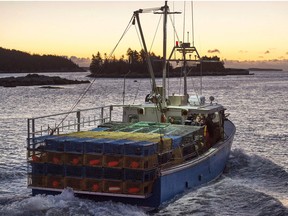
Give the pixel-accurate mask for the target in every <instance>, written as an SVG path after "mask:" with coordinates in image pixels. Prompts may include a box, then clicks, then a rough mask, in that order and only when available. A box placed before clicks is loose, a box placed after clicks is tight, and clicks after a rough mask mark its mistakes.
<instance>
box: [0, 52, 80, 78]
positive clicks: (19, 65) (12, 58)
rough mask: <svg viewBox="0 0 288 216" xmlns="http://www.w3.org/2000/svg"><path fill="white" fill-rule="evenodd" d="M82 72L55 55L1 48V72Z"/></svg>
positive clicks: (70, 62) (69, 61)
mask: <svg viewBox="0 0 288 216" xmlns="http://www.w3.org/2000/svg"><path fill="white" fill-rule="evenodd" d="M70 71H71V72H82V71H84V70H83V69H82V68H80V67H79V66H78V65H76V64H75V63H74V62H72V61H71V60H69V59H67V58H65V57H61V56H55V55H37V54H33V55H31V54H29V53H26V52H22V51H18V50H14V49H12V50H9V49H4V48H2V47H0V72H2V73H3V72H5V73H7V72H8V73H9V72H14V73H15V72H17V73H22V72H23V73H30V72H70Z"/></svg>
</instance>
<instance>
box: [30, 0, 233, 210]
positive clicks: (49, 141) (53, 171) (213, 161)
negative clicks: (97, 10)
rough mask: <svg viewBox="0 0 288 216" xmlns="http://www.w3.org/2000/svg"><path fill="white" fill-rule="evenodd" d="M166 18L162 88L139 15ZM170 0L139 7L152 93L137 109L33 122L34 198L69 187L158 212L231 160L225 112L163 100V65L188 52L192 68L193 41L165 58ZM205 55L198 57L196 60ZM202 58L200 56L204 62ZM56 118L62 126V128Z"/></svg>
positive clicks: (179, 98)
mask: <svg viewBox="0 0 288 216" xmlns="http://www.w3.org/2000/svg"><path fill="white" fill-rule="evenodd" d="M151 11H153V12H154V13H156V12H157V13H161V14H163V16H164V18H163V20H164V25H163V26H164V27H163V32H164V34H163V35H164V37H163V38H164V39H163V40H164V43H163V61H164V62H163V83H162V86H156V82H155V77H154V75H153V67H152V64H151V60H150V58H149V52H148V51H147V48H146V44H145V39H144V36H143V32H142V29H141V24H140V19H139V14H141V13H143V12H151ZM168 13H171V12H170V11H169V7H168V5H167V2H165V5H164V6H162V7H158V8H153V9H148V10H142V9H141V10H137V11H135V12H134V13H133V20H132V22H135V21H136V22H137V24H138V26H139V30H140V35H141V38H142V43H143V46H144V50H145V53H146V55H147V65H148V69H149V73H150V75H151V79H152V82H151V83H152V84H151V92H150V93H149V94H148V95H147V96H146V98H143V104H139V105H131V104H128V105H124V104H121V105H109V106H101V107H95V108H87V109H84V110H71V111H69V112H67V113H59V114H53V115H49V116H40V117H34V118H29V119H28V122H27V123H28V138H27V161H28V187H29V188H31V189H32V195H37V194H59V193H61V192H62V191H63V190H64V189H65V188H72V189H73V192H74V194H75V195H76V196H78V197H85V198H90V199H94V200H96V201H109V200H111V201H113V202H122V203H127V204H132V205H137V206H141V207H146V208H150V209H155V208H159V207H161V206H163V205H165V204H166V203H169V201H171V200H173V198H174V197H175V196H176V195H179V194H183V193H184V192H185V191H187V190H191V189H193V188H196V187H198V186H200V185H203V184H207V183H208V182H210V181H212V180H214V179H216V178H217V177H219V176H220V175H221V174H222V172H223V170H224V169H225V165H226V163H227V160H228V158H229V154H230V150H231V145H232V142H233V137H234V134H235V131H236V128H235V126H234V124H233V123H232V122H231V121H230V120H228V118H227V116H228V115H227V114H226V113H225V111H226V109H225V108H224V107H223V106H222V105H221V104H219V103H215V101H214V97H213V96H210V97H209V98H208V99H207V100H206V98H205V97H204V96H202V95H190V96H189V95H188V93H187V83H186V82H187V81H186V76H185V75H184V81H185V83H184V93H183V95H168V96H167V95H166V91H167V90H166V68H167V67H166V65H167V64H169V62H170V61H172V58H171V56H172V53H173V52H174V51H178V52H180V53H181V54H182V55H183V59H184V63H183V68H184V70H185V68H187V65H188V63H189V62H188V61H186V60H187V58H186V57H185V56H186V54H188V53H193V52H195V53H196V55H197V56H199V54H198V52H197V50H196V48H195V47H194V46H191V45H190V43H188V42H187V43H184V42H183V43H176V44H175V46H174V48H173V50H172V53H171V55H170V57H169V58H166V34H167V33H166V32H167V30H166V23H167V14H168ZM199 58H200V57H199ZM200 60H201V58H200ZM59 120H61V121H60V123H59Z"/></svg>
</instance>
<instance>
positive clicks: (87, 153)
mask: <svg viewBox="0 0 288 216" xmlns="http://www.w3.org/2000/svg"><path fill="white" fill-rule="evenodd" d="M162 126H163V125H162ZM160 129H161V128H159V127H158V128H155V126H154V127H153V126H149V125H147V123H142V124H140V123H137V124H133V125H130V126H128V127H127V126H126V127H125V128H119V127H114V128H113V127H99V128H95V129H93V130H91V131H83V132H74V133H69V134H65V135H57V136H54V135H51V136H47V137H44V138H42V139H38V141H37V140H35V142H34V144H33V145H29V146H28V165H29V166H28V167H29V170H28V172H29V175H28V176H29V179H28V186H29V187H31V188H35V189H43V190H51V189H52V190H56V191H57V190H59V191H61V190H63V189H64V188H66V187H70V188H73V190H74V191H76V192H78V193H92V194H93V193H95V194H98V193H117V194H130V195H132V194H133V195H145V196H146V195H148V194H150V193H151V192H152V189H153V183H154V181H155V179H156V178H157V177H158V175H159V172H160V171H161V168H165V167H167V166H173V165H176V164H177V163H182V162H183V161H184V160H185V158H187V155H188V156H189V155H191V154H192V153H193V154H195V147H193V148H191V150H190V151H189V146H195V144H196V143H195V142H194V141H193V139H195V133H194V132H191V127H190V130H187V131H185V130H184V129H185V127H184V128H183V127H181V128H179V127H176V126H173V127H172V126H171V125H167V124H165V125H164V127H162V129H161V130H162V132H163V131H164V133H166V134H169V135H165V136H163V135H161V133H160V132H161V131H159V130H160ZM177 130H178V131H177ZM197 130H198V129H197ZM139 131H140V132H139ZM179 131H181V133H182V135H181V136H179ZM153 132H154V133H153ZM155 132H156V133H155ZM198 134H199V130H198ZM184 135H185V136H184ZM188 139H189V141H190V142H189V144H185V142H187V140H188ZM183 143H184V144H183ZM187 149H188V150H187ZM187 152H188V153H187Z"/></svg>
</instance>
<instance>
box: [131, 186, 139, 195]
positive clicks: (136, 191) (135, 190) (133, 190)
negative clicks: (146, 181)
mask: <svg viewBox="0 0 288 216" xmlns="http://www.w3.org/2000/svg"><path fill="white" fill-rule="evenodd" d="M139 192H140V188H137V187H132V188H129V189H128V193H131V194H135V193H139Z"/></svg>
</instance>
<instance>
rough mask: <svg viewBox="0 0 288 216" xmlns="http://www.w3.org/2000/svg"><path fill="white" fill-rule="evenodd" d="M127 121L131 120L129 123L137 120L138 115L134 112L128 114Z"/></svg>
mask: <svg viewBox="0 0 288 216" xmlns="http://www.w3.org/2000/svg"><path fill="white" fill-rule="evenodd" d="M128 122H131V123H136V122H139V116H138V115H136V114H130V115H128Z"/></svg>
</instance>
